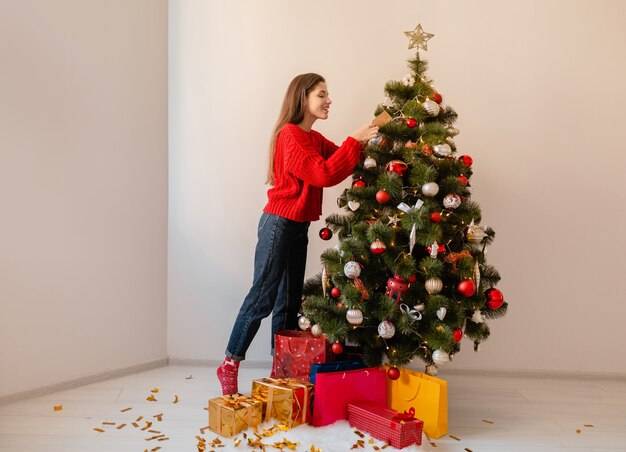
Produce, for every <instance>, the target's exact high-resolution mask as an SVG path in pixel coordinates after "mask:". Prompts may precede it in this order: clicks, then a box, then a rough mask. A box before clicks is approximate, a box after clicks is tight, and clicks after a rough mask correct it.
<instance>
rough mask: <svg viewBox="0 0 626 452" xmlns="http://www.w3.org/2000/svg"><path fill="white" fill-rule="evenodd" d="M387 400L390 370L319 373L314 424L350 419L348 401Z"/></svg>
mask: <svg viewBox="0 0 626 452" xmlns="http://www.w3.org/2000/svg"><path fill="white" fill-rule="evenodd" d="M361 401H370V402H376V403H378V404H380V405H385V403H386V402H387V374H386V373H385V371H384V370H383V369H380V368H378V367H369V368H366V369H359V370H348V371H344V372H327V373H321V374H317V377H316V379H315V399H314V403H313V425H314V426H316V427H321V426H323V425H328V424H332V423H333V422H335V421H338V420H341V419H348V404H349V403H353V402H361Z"/></svg>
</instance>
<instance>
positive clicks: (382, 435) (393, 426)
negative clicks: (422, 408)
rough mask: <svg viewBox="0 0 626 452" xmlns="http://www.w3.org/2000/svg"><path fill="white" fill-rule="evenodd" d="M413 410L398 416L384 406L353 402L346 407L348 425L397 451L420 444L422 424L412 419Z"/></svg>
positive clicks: (395, 412) (418, 420)
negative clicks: (384, 442)
mask: <svg viewBox="0 0 626 452" xmlns="http://www.w3.org/2000/svg"><path fill="white" fill-rule="evenodd" d="M414 414H415V412H414V410H413V411H411V412H410V413H403V414H400V413H398V412H397V411H395V410H392V409H389V408H387V407H386V406H385V405H378V404H376V403H373V402H355V403H351V404H349V405H348V421H350V425H351V426H353V427H356V428H358V429H359V430H362V431H364V432H367V433H369V434H370V435H372V436H373V437H374V438H377V439H379V440H381V441H386V442H387V443H389V444H391V445H392V446H393V447H395V448H397V449H402V448H403V447H406V446H410V445H411V444H417V445H418V446H419V445H421V444H422V429H423V427H424V422H422V421H421V420H420V419H416V418H415V417H414Z"/></svg>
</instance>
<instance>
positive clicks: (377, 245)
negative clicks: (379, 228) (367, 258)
mask: <svg viewBox="0 0 626 452" xmlns="http://www.w3.org/2000/svg"><path fill="white" fill-rule="evenodd" d="M386 249H387V246H386V245H385V244H384V243H383V242H381V241H380V240H376V241H374V242H372V244H371V245H370V251H371V252H372V253H373V254H377V255H378V254H383V253H384V252H385V250H386Z"/></svg>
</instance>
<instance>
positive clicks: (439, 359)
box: [433, 350, 450, 367]
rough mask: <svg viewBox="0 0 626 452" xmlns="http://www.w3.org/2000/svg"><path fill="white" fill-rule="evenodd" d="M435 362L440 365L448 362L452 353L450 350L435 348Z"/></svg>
mask: <svg viewBox="0 0 626 452" xmlns="http://www.w3.org/2000/svg"><path fill="white" fill-rule="evenodd" d="M433 362H434V363H435V364H436V365H437V366H438V367H440V366H443V365H444V364H448V363H449V362H450V355H449V354H448V352H444V351H443V350H435V351H434V352H433Z"/></svg>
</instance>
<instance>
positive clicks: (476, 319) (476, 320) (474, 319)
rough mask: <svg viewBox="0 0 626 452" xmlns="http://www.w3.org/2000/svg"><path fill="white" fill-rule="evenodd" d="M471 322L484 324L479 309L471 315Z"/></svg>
mask: <svg viewBox="0 0 626 452" xmlns="http://www.w3.org/2000/svg"><path fill="white" fill-rule="evenodd" d="M472 322H474V323H485V318H484V317H483V313H482V312H480V309H476V310H475V311H474V314H472Z"/></svg>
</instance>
